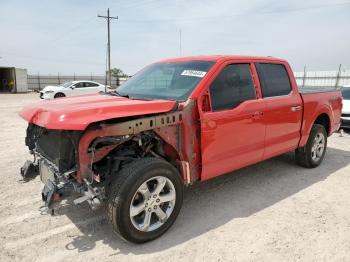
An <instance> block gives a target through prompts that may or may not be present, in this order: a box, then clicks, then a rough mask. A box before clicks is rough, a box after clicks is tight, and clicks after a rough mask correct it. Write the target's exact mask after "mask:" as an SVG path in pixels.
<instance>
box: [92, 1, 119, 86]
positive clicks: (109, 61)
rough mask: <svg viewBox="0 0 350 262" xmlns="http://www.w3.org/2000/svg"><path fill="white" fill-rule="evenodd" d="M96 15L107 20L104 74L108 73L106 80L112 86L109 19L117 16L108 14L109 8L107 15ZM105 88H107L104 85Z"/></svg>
mask: <svg viewBox="0 0 350 262" xmlns="http://www.w3.org/2000/svg"><path fill="white" fill-rule="evenodd" d="M97 17H100V18H105V19H106V21H107V31H108V43H107V52H108V54H107V57H108V73H107V72H106V74H108V80H109V86H110V87H111V86H112V79H111V35H110V22H111V19H118V16H116V17H113V16H109V8H108V9H107V16H104V15H97ZM105 89H107V88H106V87H105Z"/></svg>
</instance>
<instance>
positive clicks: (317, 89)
mask: <svg viewBox="0 0 350 262" xmlns="http://www.w3.org/2000/svg"><path fill="white" fill-rule="evenodd" d="M298 89H299V93H300V94H314V93H324V92H333V91H336V90H337V89H336V88H335V87H318V86H315V87H312V86H309V87H301V86H298Z"/></svg>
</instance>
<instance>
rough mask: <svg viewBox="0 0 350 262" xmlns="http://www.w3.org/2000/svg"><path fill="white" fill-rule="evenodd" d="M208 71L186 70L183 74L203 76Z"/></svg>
mask: <svg viewBox="0 0 350 262" xmlns="http://www.w3.org/2000/svg"><path fill="white" fill-rule="evenodd" d="M206 73H207V72H203V71H196V70H184V71H183V72H182V73H181V75H182V76H195V77H200V78H203V77H204V76H205V74H206Z"/></svg>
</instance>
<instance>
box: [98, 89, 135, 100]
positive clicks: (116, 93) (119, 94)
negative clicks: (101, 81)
mask: <svg viewBox="0 0 350 262" xmlns="http://www.w3.org/2000/svg"><path fill="white" fill-rule="evenodd" d="M102 93H104V94H107V95H112V96H115V95H116V96H120V97H125V98H129V95H122V94H121V93H119V92H118V91H117V90H114V91H109V92H103V91H102Z"/></svg>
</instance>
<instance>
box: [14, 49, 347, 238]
mask: <svg viewBox="0 0 350 262" xmlns="http://www.w3.org/2000/svg"><path fill="white" fill-rule="evenodd" d="M341 109H342V97H341V94H340V92H339V91H337V90H330V91H327V90H321V91H318V92H315V91H312V90H311V91H310V90H305V91H304V92H300V91H299V90H298V87H297V84H296V81H295V79H294V76H293V72H292V70H291V68H290V66H289V64H288V63H287V62H286V61H285V60H282V59H277V58H271V57H251V56H199V57H188V58H178V59H169V60H165V61H161V62H158V63H154V64H152V65H150V66H148V67H146V68H144V69H143V70H141V71H140V72H138V73H137V74H136V75H135V76H133V77H132V78H131V79H130V80H128V81H127V82H126V83H124V84H123V85H122V86H121V87H119V88H118V89H117V90H116V91H112V92H107V93H104V92H101V93H99V94H94V95H84V96H79V97H71V98H60V99H56V100H54V101H42V102H39V103H37V104H32V105H29V106H27V107H25V108H24V109H23V110H22V111H21V112H20V115H21V116H22V117H23V118H24V119H25V120H26V121H28V122H29V125H28V128H27V136H26V141H25V142H26V145H27V146H28V148H29V150H30V152H31V153H32V154H33V155H34V161H29V160H28V161H27V162H26V163H25V164H24V166H23V167H22V168H21V174H22V176H23V178H24V179H25V180H30V179H33V178H34V177H35V176H36V175H40V178H41V180H42V182H43V183H44V189H43V192H42V198H43V201H45V203H46V205H47V207H48V208H49V209H51V210H52V209H53V208H54V207H55V206H56V205H57V204H59V202H60V200H62V199H64V198H66V197H67V196H71V197H73V196H76V199H75V200H74V203H75V204H80V203H82V202H87V203H89V204H90V206H91V207H92V208H93V209H95V208H97V207H99V206H100V205H101V204H103V205H104V206H106V210H107V216H108V219H109V220H110V222H111V224H112V226H113V229H114V231H115V232H116V233H118V234H119V235H120V236H121V237H123V238H124V239H127V240H129V241H132V242H137V243H140V242H145V241H149V240H152V239H154V238H157V237H158V236H160V235H162V234H163V233H164V232H165V231H166V230H167V229H168V228H169V227H170V226H171V225H172V224H173V222H174V221H175V219H176V217H177V215H178V214H179V212H180V208H181V205H182V200H183V187H184V186H188V185H191V184H192V183H194V182H199V181H204V180H207V179H211V178H214V177H216V176H220V175H222V174H225V173H228V172H231V171H233V170H237V169H239V168H242V167H245V166H248V165H252V164H254V163H258V162H260V161H263V160H265V159H268V158H271V157H274V156H278V155H280V154H283V153H286V152H289V151H293V150H295V156H296V162H297V163H298V164H300V165H302V166H304V167H307V168H313V167H317V166H318V165H319V164H320V163H321V162H322V160H323V157H324V155H325V152H326V147H327V137H328V136H330V135H331V134H332V133H333V132H334V131H336V130H337V129H338V128H339V125H340V115H341Z"/></svg>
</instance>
